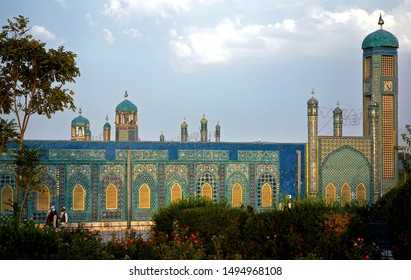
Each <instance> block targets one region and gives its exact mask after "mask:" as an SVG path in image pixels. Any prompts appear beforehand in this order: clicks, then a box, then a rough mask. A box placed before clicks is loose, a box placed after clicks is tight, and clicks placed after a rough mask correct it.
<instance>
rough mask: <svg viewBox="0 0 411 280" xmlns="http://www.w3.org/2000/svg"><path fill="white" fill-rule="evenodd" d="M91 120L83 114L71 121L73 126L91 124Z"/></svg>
mask: <svg viewBox="0 0 411 280" xmlns="http://www.w3.org/2000/svg"><path fill="white" fill-rule="evenodd" d="M89 125H90V122H89V120H88V119H86V118H85V117H83V116H78V117H77V118H75V119H74V120H72V121H71V126H89Z"/></svg>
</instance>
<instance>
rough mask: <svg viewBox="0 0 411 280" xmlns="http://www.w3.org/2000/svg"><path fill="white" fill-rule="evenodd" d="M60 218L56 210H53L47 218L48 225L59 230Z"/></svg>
mask: <svg viewBox="0 0 411 280" xmlns="http://www.w3.org/2000/svg"><path fill="white" fill-rule="evenodd" d="M58 220H59V217H58V215H57V211H56V209H54V208H52V209H51V211H50V213H49V215H48V216H47V221H46V225H48V226H51V227H54V228H57V227H58Z"/></svg>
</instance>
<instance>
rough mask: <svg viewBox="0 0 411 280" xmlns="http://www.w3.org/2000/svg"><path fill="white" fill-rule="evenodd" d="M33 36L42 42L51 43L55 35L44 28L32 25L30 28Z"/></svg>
mask: <svg viewBox="0 0 411 280" xmlns="http://www.w3.org/2000/svg"><path fill="white" fill-rule="evenodd" d="M31 32H32V33H33V36H34V37H36V38H38V39H40V40H44V41H52V40H53V39H54V38H55V37H56V35H54V34H53V33H51V32H50V31H48V30H47V29H46V28H45V27H44V26H40V25H34V26H33V27H32V28H31Z"/></svg>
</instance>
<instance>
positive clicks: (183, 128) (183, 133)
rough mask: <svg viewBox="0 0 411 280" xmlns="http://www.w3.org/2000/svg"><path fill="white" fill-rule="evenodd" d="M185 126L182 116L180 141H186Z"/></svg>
mask: <svg viewBox="0 0 411 280" xmlns="http://www.w3.org/2000/svg"><path fill="white" fill-rule="evenodd" d="M187 127H188V125H187V123H186V118H184V120H183V123H182V124H181V142H187V140H188V131H187Z"/></svg>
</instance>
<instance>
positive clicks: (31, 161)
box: [13, 145, 44, 217]
mask: <svg viewBox="0 0 411 280" xmlns="http://www.w3.org/2000/svg"><path fill="white" fill-rule="evenodd" d="M42 156H44V155H43V154H41V153H40V150H39V149H38V148H28V147H27V146H25V145H23V149H21V150H15V151H14V154H13V157H14V162H13V163H14V164H15V165H16V166H17V167H19V168H20V174H21V176H18V177H17V178H16V181H17V182H18V184H19V185H20V186H21V188H22V189H23V190H24V192H23V198H22V202H21V204H20V213H19V217H21V216H22V214H23V208H24V203H25V201H26V198H27V195H28V194H29V192H30V191H32V190H37V191H42V190H43V189H42V187H41V182H40V175H41V173H42V172H43V170H42V166H41V165H40V162H41V160H40V158H41V157H42Z"/></svg>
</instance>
